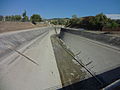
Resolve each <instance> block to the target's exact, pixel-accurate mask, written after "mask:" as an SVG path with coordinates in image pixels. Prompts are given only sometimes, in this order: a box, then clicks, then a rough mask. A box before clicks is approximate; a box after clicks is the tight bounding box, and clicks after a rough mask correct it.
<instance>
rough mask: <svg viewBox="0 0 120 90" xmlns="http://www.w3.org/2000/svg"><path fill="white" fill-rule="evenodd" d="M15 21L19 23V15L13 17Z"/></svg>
mask: <svg viewBox="0 0 120 90" xmlns="http://www.w3.org/2000/svg"><path fill="white" fill-rule="evenodd" d="M14 19H15V21H21V19H22V17H21V16H20V15H15V16H14Z"/></svg>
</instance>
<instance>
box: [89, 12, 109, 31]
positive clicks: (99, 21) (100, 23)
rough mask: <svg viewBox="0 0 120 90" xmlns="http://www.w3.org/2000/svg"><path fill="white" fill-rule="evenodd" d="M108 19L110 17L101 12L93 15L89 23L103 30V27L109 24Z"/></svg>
mask: <svg viewBox="0 0 120 90" xmlns="http://www.w3.org/2000/svg"><path fill="white" fill-rule="evenodd" d="M108 20H109V19H108V18H107V17H106V16H105V15H104V14H103V13H100V14H98V15H96V16H95V17H92V18H91V19H90V21H89V23H90V24H91V25H93V26H94V27H95V28H96V29H98V30H102V28H103V27H104V26H105V25H106V24H107V22H108Z"/></svg>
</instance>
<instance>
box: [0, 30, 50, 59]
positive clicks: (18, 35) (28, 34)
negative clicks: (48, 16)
mask: <svg viewBox="0 0 120 90" xmlns="http://www.w3.org/2000/svg"><path fill="white" fill-rule="evenodd" d="M45 32H48V29H47V28H41V29H33V30H26V31H20V32H19V31H18V32H10V33H5V34H0V58H2V57H3V56H5V55H7V54H8V53H10V52H11V49H17V48H19V47H20V46H22V45H24V44H25V43H28V42H30V41H31V40H33V39H35V38H36V37H38V36H40V35H41V34H43V33H45ZM9 48H11V49H9Z"/></svg>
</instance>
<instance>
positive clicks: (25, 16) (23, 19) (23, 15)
mask: <svg viewBox="0 0 120 90" xmlns="http://www.w3.org/2000/svg"><path fill="white" fill-rule="evenodd" d="M26 14H27V12H26V10H25V11H24V12H23V14H22V17H23V18H22V21H23V22H26V21H29V18H28V16H27V15H26Z"/></svg>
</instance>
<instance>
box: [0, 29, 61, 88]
mask: <svg viewBox="0 0 120 90" xmlns="http://www.w3.org/2000/svg"><path fill="white" fill-rule="evenodd" d="M54 33H55V32H54V30H53V29H51V28H47V32H46V33H44V34H42V35H39V36H38V37H36V38H35V39H33V40H32V41H30V42H29V43H27V44H26V45H25V46H24V47H22V48H21V49H19V50H18V52H16V51H14V53H12V54H10V55H9V56H5V59H4V60H2V62H0V90H44V89H46V90H47V89H56V88H60V87H61V80H60V76H59V71H58V68H57V64H56V60H55V56H54V53H53V49H52V45H51V40H50V36H51V35H52V34H54ZM28 44H29V45H28ZM13 49H15V48H13Z"/></svg>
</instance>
